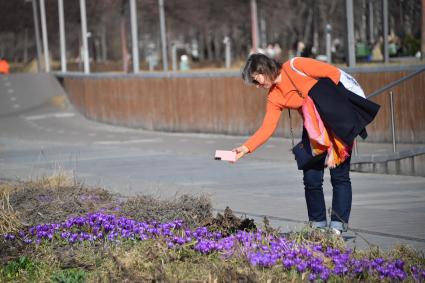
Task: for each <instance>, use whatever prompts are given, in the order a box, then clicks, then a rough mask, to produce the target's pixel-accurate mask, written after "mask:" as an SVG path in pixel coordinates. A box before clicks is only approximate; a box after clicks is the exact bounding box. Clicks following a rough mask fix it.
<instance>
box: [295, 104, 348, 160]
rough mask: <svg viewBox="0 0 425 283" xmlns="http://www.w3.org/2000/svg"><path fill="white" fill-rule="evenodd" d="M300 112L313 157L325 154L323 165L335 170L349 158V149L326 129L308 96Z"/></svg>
mask: <svg viewBox="0 0 425 283" xmlns="http://www.w3.org/2000/svg"><path fill="white" fill-rule="evenodd" d="M301 112H302V113H301V114H302V115H301V116H302V117H303V121H304V127H305V129H306V130H307V133H308V136H309V140H310V146H311V152H312V154H313V156H316V155H320V154H322V153H324V152H327V155H326V160H325V165H326V166H327V167H329V168H335V167H336V166H338V165H340V164H341V163H343V162H344V161H345V160H346V159H347V158H348V157H349V156H350V154H349V152H350V150H351V148H350V147H349V146H347V145H345V144H344V142H343V141H342V140H341V139H340V138H338V137H337V136H335V134H334V133H333V132H332V131H331V130H329V129H326V127H325V125H324V124H323V121H322V119H321V118H320V115H319V113H318V112H317V109H316V106H315V105H314V102H313V100H312V99H311V98H310V97H309V96H307V97H306V98H305V100H304V103H303V105H302V107H301Z"/></svg>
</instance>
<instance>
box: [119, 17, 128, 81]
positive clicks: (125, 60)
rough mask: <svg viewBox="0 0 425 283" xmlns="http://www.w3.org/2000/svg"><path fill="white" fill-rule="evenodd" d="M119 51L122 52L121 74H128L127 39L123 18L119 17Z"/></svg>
mask: <svg viewBox="0 0 425 283" xmlns="http://www.w3.org/2000/svg"><path fill="white" fill-rule="evenodd" d="M120 25H121V50H122V68H123V72H124V73H127V72H128V49H127V38H126V29H125V17H124V16H121V22H120Z"/></svg>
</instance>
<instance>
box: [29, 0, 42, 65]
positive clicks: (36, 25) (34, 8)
mask: <svg viewBox="0 0 425 283" xmlns="http://www.w3.org/2000/svg"><path fill="white" fill-rule="evenodd" d="M25 1H26V2H31V3H32V12H33V17H34V31H35V47H36V49H37V71H38V72H40V71H41V62H40V60H41V42H40V26H39V23H38V11H37V0H25Z"/></svg>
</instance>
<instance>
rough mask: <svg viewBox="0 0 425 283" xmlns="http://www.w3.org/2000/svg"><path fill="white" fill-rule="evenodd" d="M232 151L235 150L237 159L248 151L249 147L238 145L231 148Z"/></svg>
mask: <svg viewBox="0 0 425 283" xmlns="http://www.w3.org/2000/svg"><path fill="white" fill-rule="evenodd" d="M232 151H234V152H236V161H238V160H239V159H241V158H242V157H243V156H244V155H245V154H247V153H248V152H249V149H248V148H247V147H246V146H244V145H241V146H240V147H237V148H234V149H232Z"/></svg>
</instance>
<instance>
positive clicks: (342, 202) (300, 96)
mask: <svg viewBox="0 0 425 283" xmlns="http://www.w3.org/2000/svg"><path fill="white" fill-rule="evenodd" d="M242 79H243V80H244V81H245V82H247V83H249V84H254V85H256V86H257V87H261V88H266V89H268V95H267V107H266V114H265V117H264V121H263V124H262V126H261V127H260V128H259V129H258V130H257V132H256V133H255V134H254V135H253V136H252V137H251V138H249V139H248V140H247V141H246V142H245V143H244V144H243V145H241V146H239V147H237V148H235V149H233V151H235V152H236V153H237V156H236V160H239V159H240V158H242V157H243V156H245V155H246V154H248V153H251V152H253V151H255V150H256V149H257V148H258V147H259V146H260V145H262V144H263V143H264V142H265V141H266V140H267V139H268V138H269V137H270V136H271V135H272V134H273V132H274V130H275V129H276V126H277V124H278V121H279V118H280V114H281V112H282V110H283V109H284V108H288V109H296V110H298V112H299V113H300V114H301V116H302V118H303V122H304V127H303V135H302V142H303V144H305V145H308V147H309V148H310V149H311V152H312V155H314V156H323V158H319V160H318V161H317V162H315V163H314V164H312V165H310V166H309V167H308V168H303V181H304V189H305V198H306V203H307V211H308V218H309V221H310V223H311V224H312V226H313V227H316V228H320V229H322V228H326V227H328V225H327V219H326V206H325V199H324V195H323V173H324V168H325V167H329V168H330V174H331V183H332V187H333V199H332V213H331V221H330V223H329V228H330V229H331V231H333V232H334V233H336V234H338V235H339V234H341V232H345V231H346V230H347V225H348V220H349V217H350V211H351V199H352V192H351V182H350V177H349V170H350V154H351V148H352V146H353V142H354V139H355V137H356V136H358V135H360V136H361V137H363V138H366V136H367V133H366V130H365V127H366V125H367V124H369V123H370V122H371V121H372V120H373V119H374V117H375V115H376V113H377V112H378V109H379V106H378V105H377V104H375V103H373V102H371V101H368V100H366V99H365V97H364V93H363V91H362V90H361V88H360V86H359V85H358V84H357V82H356V81H355V80H354V78H352V77H351V76H349V75H348V74H346V73H344V72H343V71H342V70H340V69H338V68H336V67H334V66H332V65H329V64H326V63H323V62H319V61H316V60H314V59H310V58H302V57H296V58H293V59H291V60H290V61H287V62H285V63H284V64H280V63H278V62H276V61H275V60H273V59H271V58H269V57H267V56H265V55H263V54H252V55H251V56H250V57H249V58H248V60H247V62H246V64H245V67H244V70H243V72H242Z"/></svg>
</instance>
